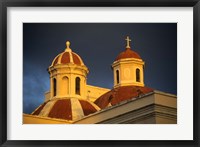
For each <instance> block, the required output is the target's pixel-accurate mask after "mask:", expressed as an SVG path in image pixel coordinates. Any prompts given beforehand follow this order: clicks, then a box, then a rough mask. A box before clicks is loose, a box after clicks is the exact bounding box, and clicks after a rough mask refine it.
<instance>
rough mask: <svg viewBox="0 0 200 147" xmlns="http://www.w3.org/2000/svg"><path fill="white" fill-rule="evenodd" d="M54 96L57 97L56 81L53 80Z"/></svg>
mask: <svg viewBox="0 0 200 147" xmlns="http://www.w3.org/2000/svg"><path fill="white" fill-rule="evenodd" d="M53 96H56V79H55V78H54V79H53Z"/></svg>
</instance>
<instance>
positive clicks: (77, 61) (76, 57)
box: [72, 52, 81, 65]
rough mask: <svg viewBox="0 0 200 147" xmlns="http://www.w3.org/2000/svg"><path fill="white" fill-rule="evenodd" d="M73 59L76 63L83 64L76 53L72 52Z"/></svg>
mask: <svg viewBox="0 0 200 147" xmlns="http://www.w3.org/2000/svg"><path fill="white" fill-rule="evenodd" d="M72 57H73V61H74V63H75V64H78V65H81V61H80V59H79V58H78V56H77V55H76V54H74V53H73V52H72Z"/></svg>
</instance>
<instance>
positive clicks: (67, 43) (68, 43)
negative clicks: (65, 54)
mask: <svg viewBox="0 0 200 147" xmlns="http://www.w3.org/2000/svg"><path fill="white" fill-rule="evenodd" d="M69 46H70V42H69V41H67V42H66V47H67V48H66V49H65V51H71V48H70V47H69Z"/></svg>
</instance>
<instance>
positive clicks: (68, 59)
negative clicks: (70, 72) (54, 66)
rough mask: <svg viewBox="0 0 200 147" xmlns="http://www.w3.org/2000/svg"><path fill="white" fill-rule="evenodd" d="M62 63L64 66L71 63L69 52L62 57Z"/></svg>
mask: <svg viewBox="0 0 200 147" xmlns="http://www.w3.org/2000/svg"><path fill="white" fill-rule="evenodd" d="M61 63H63V64H66V63H70V55H69V52H65V53H64V54H63V55H62V58H61Z"/></svg>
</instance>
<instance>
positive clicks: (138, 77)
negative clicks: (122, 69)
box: [136, 68, 140, 82]
mask: <svg viewBox="0 0 200 147" xmlns="http://www.w3.org/2000/svg"><path fill="white" fill-rule="evenodd" d="M136 82H140V70H139V69H138V68H137V69H136Z"/></svg>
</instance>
